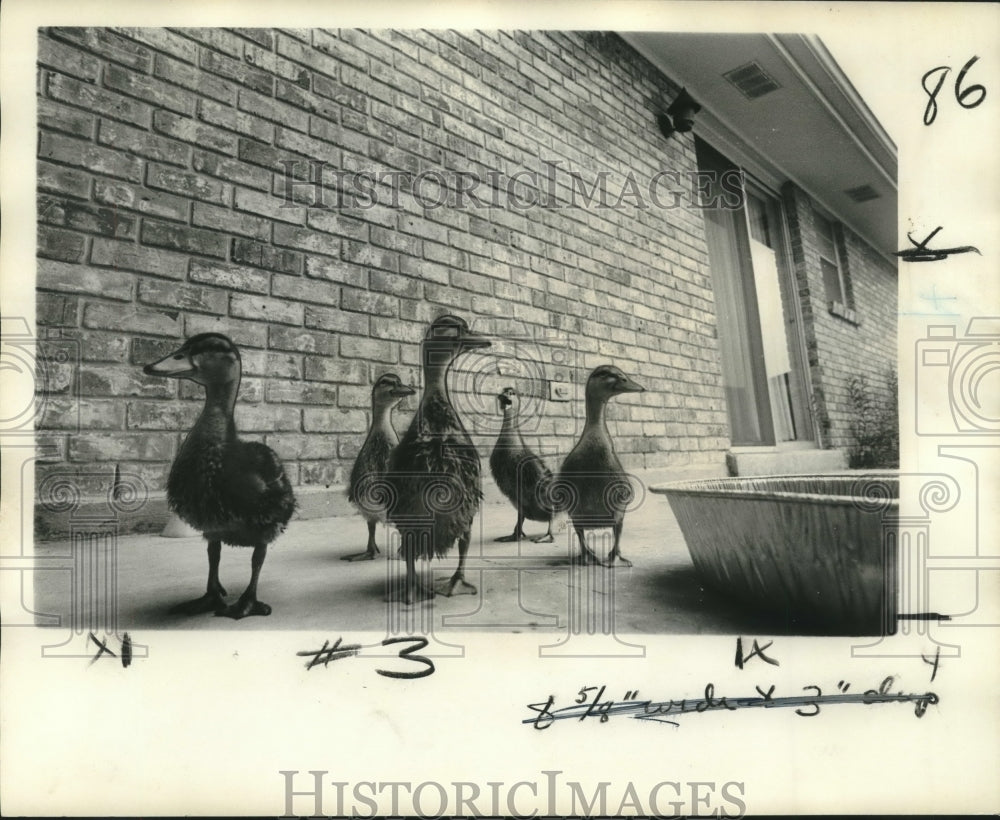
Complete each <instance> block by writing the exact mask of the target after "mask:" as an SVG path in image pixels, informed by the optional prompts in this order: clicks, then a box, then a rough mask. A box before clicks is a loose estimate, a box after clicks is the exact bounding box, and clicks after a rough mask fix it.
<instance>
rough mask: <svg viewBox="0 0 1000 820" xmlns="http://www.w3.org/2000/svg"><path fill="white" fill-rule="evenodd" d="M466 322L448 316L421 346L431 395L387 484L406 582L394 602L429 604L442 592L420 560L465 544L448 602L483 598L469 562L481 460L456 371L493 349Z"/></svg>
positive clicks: (396, 455) (392, 460)
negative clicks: (451, 388) (460, 409)
mask: <svg viewBox="0 0 1000 820" xmlns="http://www.w3.org/2000/svg"><path fill="white" fill-rule="evenodd" d="M489 345H490V341H489V339H487V338H486V337H485V336H480V335H478V334H475V333H473V332H472V331H471V330H470V329H469V326H468V324H466V322H465V320H464V319H461V318H460V317H458V316H447V315H446V316H440V317H438V318H437V319H435V320H434V322H433V323H432V324H431V325H430V327H428V329H427V332H426V334H425V335H424V340H423V343H422V345H421V358H422V363H423V372H424V392H423V395H422V396H421V398H420V405H419V407H418V408H417V412H416V413H415V414H414V416H413V420H412V422H411V423H410V427H409V429H408V430H407V431H406V432H405V433H404V434H403V437H402V438H401V439H400V442H399V444H398V445H397V447H396V449H395V450H393V451H392V455H391V456H390V457H389V471H388V473H387V474H386V480H387V483H388V485H389V487H390V489H391V491H392V494H393V496H394V497H393V498H392V499H391V501H390V504H389V507H388V511H387V516H388V519H389V521H390V522H392V523H393V525H395V527H396V529H397V530H399V533H400V536H401V537H402V553H403V558H404V559H405V561H406V577H405V580H404V584H403V587H402V589H400V590H399V591H398V593H393V594H391V595H390V597H391V598H397V597H398V598H399V599H400V600H402V601H404V602H405V603H408V604H412V603H414V602H415V601H419V600H425V599H427V598H431V597H433V596H434V594H435V591H434V589H432V588H429V587H427V586H425V585H423V584H422V583H421V582H420V579H419V578H418V577H417V573H416V567H415V564H416V559H417V558H418V557H419V558H430V557H431V555H432V554H433V555H437V556H438V557H441V556H444V555H446V554H447V552H448V550H450V549H451V547H452V544H454V543H455V540H456V539H458V568H457V569H456V570H455V573H454V574H453V575H452V576H451V578H450V579H449V580H448V581H447V582H446V583H445V585H444V587H443V588H442V590H441V591H442V592H443V593H444V594H445V595H454V594H461V593H466V594H471V595H475V594H476V591H477V590H476V588H475V587H474V586H473V585H472V584H470V583H468V582H467V581H466V580H465V556H466V554H467V553H468V551H469V542H470V541H471V538H472V520H473V518H475V515H476V512H477V511H478V509H479V502H480V500H481V499H482V495H483V494H482V490H481V488H480V464H479V453H478V452H476V448H475V446H474V445H473V443H472V439H470V438H469V434H468V433H467V432H466V430H465V427H464V426H463V424H462V420H461V419H460V418H459V415H458V413H457V411H456V410H455V408H454V407H453V406H452V403H451V398H450V397H449V395H448V383H447V377H448V369H449V368H450V367H451V364H452V362H453V361H454V360H455V359H456V358H458V356H459V355H460V354H462V353H463V352H465V351H467V350H471V349H474V348H481V347H488V346H489Z"/></svg>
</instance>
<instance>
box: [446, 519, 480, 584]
mask: <svg viewBox="0 0 1000 820" xmlns="http://www.w3.org/2000/svg"><path fill="white" fill-rule="evenodd" d="M471 540H472V531H471V530H467V531H466V532H465V534H464V535H463V536H462V537H461V538H459V539H458V569H456V570H455V574H454V575H452V576H451V578H449V579H448V580H447V581H444V582H442V584H441V587H440V589H438V592H440V593H442V594H443V595H447V596H448V597H451V596H452V595H475V594H476V593H477V592H478V591H479V590H477V589H476V588H475V587H474V586H473V585H472V584H470V583H469V582H468V581H466V580H465V555H466V553H467V552H468V551H469V542H470V541H471Z"/></svg>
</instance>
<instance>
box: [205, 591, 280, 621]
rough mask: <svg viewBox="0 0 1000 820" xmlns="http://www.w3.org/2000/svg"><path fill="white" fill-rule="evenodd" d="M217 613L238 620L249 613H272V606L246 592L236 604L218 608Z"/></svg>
mask: <svg viewBox="0 0 1000 820" xmlns="http://www.w3.org/2000/svg"><path fill="white" fill-rule="evenodd" d="M215 614H216V615H221V616H224V617H226V618H232V619H234V620H237V621H238V620H240V618H246V617H247V616H248V615H270V614H271V607H270V606H268V605H267V604H265V603H262V602H261V601H258V600H257V598H256V596H252V595H251V596H248V595H247V594H246V593H245V592H244V593H243V594H242V595H241V596H240V599H239V600H238V601H237V602H236V603H235V604H230V605H229V606H224V607H222V608H220V609H217V610H216V612H215Z"/></svg>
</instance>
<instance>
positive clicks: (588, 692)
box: [521, 675, 939, 729]
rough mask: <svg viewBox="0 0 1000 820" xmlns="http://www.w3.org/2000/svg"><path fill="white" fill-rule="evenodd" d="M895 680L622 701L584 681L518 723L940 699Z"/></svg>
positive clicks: (923, 703) (659, 718) (917, 704)
mask: <svg viewBox="0 0 1000 820" xmlns="http://www.w3.org/2000/svg"><path fill="white" fill-rule="evenodd" d="M895 683H896V679H895V678H894V677H893V676H892V675H890V676H889V677H887V678H885V679H883V681H882V682H881V683H880V684H879V685H878V687H877V688H875V689H867V690H865V691H864V692H854V693H851V692H848V689H850V687H851V684H850V683H847V682H845V681H840V682H839V683H838V684H837V691H836V692H835V693H833V694H827V695H824V694H823V690H822V689H821V688H820V687H819V686H817V685H815V684H810V685H809V686H803V687H802V691H803V692H806V693H807V694H804V695H788V696H784V697H775V694H774V690H775V687H774V686H773V685H772V686H770V687H768V689H767V691H764V690H763V689H761V688H760V687H759V686H755V687H754V688H755V689H756V690H757V693H758V694H757V695H756V696H749V697H748V696H737V697H731V696H726V695H723V696H719V695H717V694H716V691H715V684H712V683H709V684H706V686H705V692H704V694H703V695H702V696H701V697H698V698H681V699H676V698H671V699H669V700H646V699H640V697H639V691H638V690H636V691H627V692H626V693H625V695H624V696H623V697H622V698H621V699H620V700H615V699H614V698H607V699H605V697H604V694H605V692H606V691H607V686H599V687H598V686H584V687H582V688H581V689H580V691H579V692H578V693H577V697H576V699H575V700H574V701H573V703H572V704H571V705H569V706H562V707H560V708H558V709H555V708H553V707H554V706H555V702H556V699H555V696H553V695H549V697H548V699H547V700H546V701H544V702H542V703H529V704H528V708H529V709H531V710H532V711H533V712H534V713H535V715H534V716H533V717H528V718H525V719H523V720H522V721H521V723H530V724H531V725H532V726H534V728H536V729H548V728H549V727H550V726H551V725H552V724H553V723H555V722H556V721H557V720H572V719H575V720H579V721H584V720H587V719H588V718H598V719H599V721H600V722H601V723H607V722H608V721H609V720H610V719H611V718H613V717H631V718H635V719H636V720H649V721H655V722H656V723H667V724H670V725H672V726H680V723H678V722H677V721H676V720H674V717H679V716H681V715H686V714H702V713H704V712H714V711H719V710H727V711H730V712H735V711H736V710H738V709H752V708H764V709H780V708H794V709H795V714H797V715H799V716H800V717H816V716H817V715H818V714H820V712H821V707H822V706H825V705H833V704H846V703H854V704H864V705H872V704H876V703H912V704H913V705H914V707H913V713H914V714H915V715H916V716H917V717H918V718H919V717H923V716H924V713H925V712H926V711H927V707H928V706H931V705H933V704H936V703H938V701H939V698H938V696H937V695H936V694H935V693H934V692H921V693H913V692H901V691H900V692H893V691H892V688H893V686H894V685H895Z"/></svg>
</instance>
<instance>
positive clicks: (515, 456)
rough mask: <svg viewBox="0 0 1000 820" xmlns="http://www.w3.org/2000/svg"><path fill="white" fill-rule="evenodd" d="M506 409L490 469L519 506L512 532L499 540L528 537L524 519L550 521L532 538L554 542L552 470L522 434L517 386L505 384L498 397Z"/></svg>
mask: <svg viewBox="0 0 1000 820" xmlns="http://www.w3.org/2000/svg"><path fill="white" fill-rule="evenodd" d="M497 402H498V403H499V404H500V408H501V410H502V412H503V425H502V426H501V428H500V435H499V436H498V437H497V443H496V444H495V445H494V447H493V452H492V453H491V454H490V472H491V473H492V474H493V480H494V481H495V482H496V484H497V486H498V487H499V488H500V491H501V492H502V493H503V494H504V495H505V496H507V498H508V499H509V500H510V502H511V503H512V504H513V505H514V506H515V507H516V508H517V523H516V524H515V525H514V532H513V533H512V534H511V535H504V536H501V537H500V538H497V539H495V540H496V541H520V540H521V539H522V538H525V537H526V536H525V534H524V530H523V529H522V527H523V525H524V519H525V518H529V519H531V520H532V521H546V522H548V525H549V526H548V530H547V531H546V533H545V535H538V536H535V537H534V538H532V539H530V540H532V541H534V542H535V543H543V542H544V543H550V542H551V541H552V540H553V538H552V514H553V509H552V504H551V500H550V492H549V487H550V485H551V484H552V471H551V470H549V468H548V467H546V466H545V463H544V462H543V461H542V460H541V458H539V457H538V456H537V455H535V453H533V452H532V451H531V450H529V449H528V446H527V445H526V444H525V443H524V438H523V436H522V435H521V428H520V424H519V413H520V405H521V397H520V396H519V395H518V393H517V390H515V389H514V388H513V387H505V388H504V389H503V390H502V391H501V392H500V394H499V395H498V396H497Z"/></svg>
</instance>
